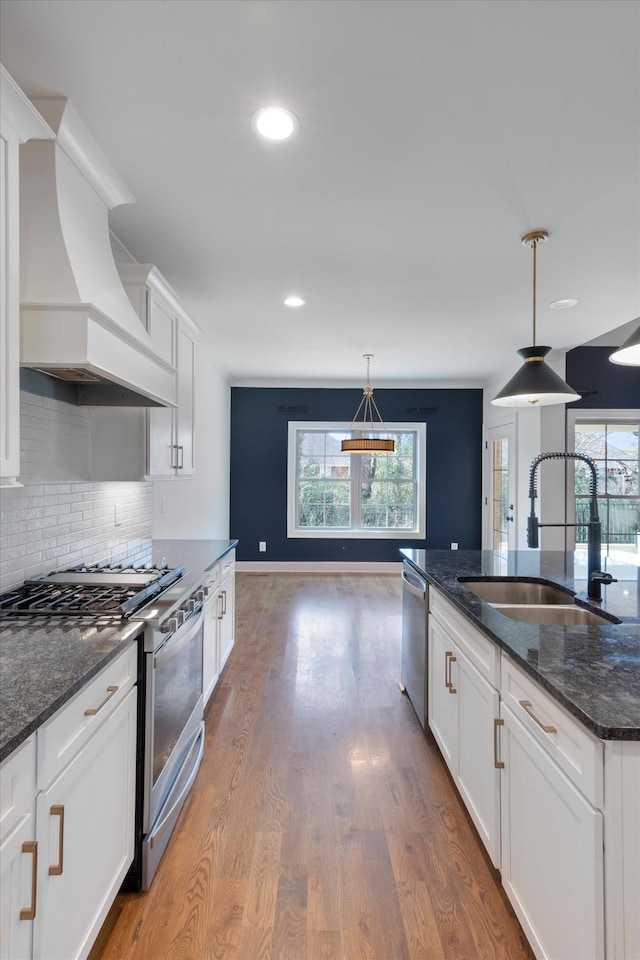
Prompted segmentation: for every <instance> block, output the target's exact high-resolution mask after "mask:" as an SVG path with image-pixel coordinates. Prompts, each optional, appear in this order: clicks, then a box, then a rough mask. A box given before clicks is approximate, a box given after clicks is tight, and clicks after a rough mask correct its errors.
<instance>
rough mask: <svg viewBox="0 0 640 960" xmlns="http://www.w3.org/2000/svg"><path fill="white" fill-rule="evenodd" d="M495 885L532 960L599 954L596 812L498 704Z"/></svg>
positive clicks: (583, 959)
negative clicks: (498, 869) (498, 860)
mask: <svg viewBox="0 0 640 960" xmlns="http://www.w3.org/2000/svg"><path fill="white" fill-rule="evenodd" d="M502 718H503V719H504V726H503V728H502V731H503V736H502V759H503V761H504V765H505V766H504V769H503V770H502V781H501V782H502V788H501V790H502V796H501V806H502V883H503V886H504V888H505V890H506V892H507V896H508V897H509V900H510V901H511V904H512V906H513V909H514V910H515V912H516V915H517V917H518V919H519V920H520V923H521V924H522V927H523V929H524V931H525V933H526V935H527V937H528V939H529V942H530V943H531V945H532V947H533V950H534V952H535V954H536V956H537V957H539V958H549V960H558V958H571V960H599V958H601V957H603V956H604V930H603V899H604V893H603V868H602V814H601V813H600V811H598V810H596V809H595V808H594V807H592V806H591V804H590V803H588V801H587V800H586V799H585V798H584V797H583V795H582V794H581V793H580V792H579V791H578V790H577V789H576V788H575V787H574V786H573V784H572V783H571V782H570V781H569V780H568V779H567V777H566V776H565V775H564V773H563V772H562V771H561V770H560V768H559V767H558V766H557V765H556V764H555V763H554V762H553V760H552V759H551V757H550V756H549V754H548V753H546V752H545V750H543V748H542V747H541V746H540V745H539V744H538V743H537V741H536V740H535V739H534V738H533V737H532V736H531V734H530V733H529V732H528V731H527V730H526V729H525V727H524V726H523V724H522V723H521V722H520V721H519V720H518V719H517V717H516V716H515V715H514V714H513V713H512V712H511V710H509V708H508V707H507V706H506V705H505V704H504V703H503V704H502Z"/></svg>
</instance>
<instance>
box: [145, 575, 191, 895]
mask: <svg viewBox="0 0 640 960" xmlns="http://www.w3.org/2000/svg"><path fill="white" fill-rule="evenodd" d="M198 592H200V593H202V598H201V599H196V598H193V601H194V602H193V603H192V609H191V610H190V611H179V613H188V616H185V617H184V621H183V622H182V623H180V624H179V623H178V619H182V617H181V616H180V617H178V616H175V617H168V618H166V619H165V620H164V621H163V622H162V623H161V624H160V626H159V628H154V627H147V628H146V631H145V640H144V646H145V654H144V677H145V748H144V757H145V759H144V785H143V791H144V794H143V816H142V832H143V838H142V865H141V866H142V875H141V889H142V890H148V889H149V886H150V884H151V880H152V879H153V875H154V874H155V872H156V870H157V868H158V864H159V862H160V859H161V857H162V854H163V853H164V851H165V848H166V846H167V843H168V842H169V838H170V836H171V833H172V831H173V828H174V826H175V823H176V820H177V819H178V815H179V813H180V809H181V807H182V805H183V803H184V800H185V798H186V796H187V793H188V792H189V790H190V788H191V785H192V783H193V781H194V780H195V777H196V774H197V772H198V768H199V766H200V761H201V760H202V754H203V751H204V722H203V719H202V714H203V696H202V641H203V631H204V606H203V602H202V601H203V598H204V591H203V589H201V590H200V591H198Z"/></svg>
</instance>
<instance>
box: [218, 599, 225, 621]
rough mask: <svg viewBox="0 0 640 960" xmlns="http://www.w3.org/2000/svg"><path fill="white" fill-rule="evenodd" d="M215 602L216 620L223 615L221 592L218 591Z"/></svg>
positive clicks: (220, 618)
mask: <svg viewBox="0 0 640 960" xmlns="http://www.w3.org/2000/svg"><path fill="white" fill-rule="evenodd" d="M216 603H217V604H218V620H222V618H223V617H224V609H223V606H222V594H221V593H219V594H218V596H217V597H216Z"/></svg>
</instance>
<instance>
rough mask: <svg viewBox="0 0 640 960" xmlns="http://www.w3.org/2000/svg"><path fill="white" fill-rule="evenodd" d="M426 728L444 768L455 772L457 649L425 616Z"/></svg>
mask: <svg viewBox="0 0 640 960" xmlns="http://www.w3.org/2000/svg"><path fill="white" fill-rule="evenodd" d="M428 622H429V626H428V648H429V727H430V728H431V732H432V733H433V735H434V737H435V738H436V741H437V743H438V746H439V747H440V750H441V751H442V755H443V757H444V759H445V761H446V764H447V766H448V767H449V769H450V770H451V772H452V773H453V775H454V776H455V774H456V770H457V768H458V702H457V699H456V695H457V686H456V684H457V670H456V667H457V665H458V664H457V648H456V646H455V644H454V643H453V641H452V640H451V637H450V636H449V635H448V633H447V632H446V630H445V629H444V628H443V626H442V625H441V624H440V622H439V621H438V620H437V619H436V618H435V617H434V616H433V615H430V616H429V621H428Z"/></svg>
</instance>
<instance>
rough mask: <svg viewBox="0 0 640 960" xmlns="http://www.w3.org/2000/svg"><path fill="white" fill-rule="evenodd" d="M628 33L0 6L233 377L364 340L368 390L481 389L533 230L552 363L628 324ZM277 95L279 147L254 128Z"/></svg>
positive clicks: (348, 378) (510, 21)
mask: <svg viewBox="0 0 640 960" xmlns="http://www.w3.org/2000/svg"><path fill="white" fill-rule="evenodd" d="M639 26H640V4H639V3H638V2H637V0H546V2H544V3H540V2H538V0H512V2H509V3H507V2H504V0H456V2H451V0H295V2H293V0H43V2H40V0H2V5H1V13H0V32H1V49H0V57H1V60H2V62H3V64H4V66H5V67H6V68H7V69H8V70H9V72H10V73H11V74H12V75H13V77H14V78H15V80H16V81H17V82H18V83H19V84H20V86H21V87H22V88H23V89H24V90H25V92H26V93H27V94H29V95H32V96H33V95H40V96H42V95H49V96H53V95H62V96H66V97H68V98H69V99H70V100H71V101H72V102H73V103H74V105H75V107H76V109H77V110H78V112H79V113H80V115H81V117H82V118H83V119H84V121H85V123H86V125H87V126H88V127H89V129H90V130H91V131H92V133H93V135H94V137H95V139H96V140H97V141H98V143H99V144H100V145H101V147H102V148H103V150H104V152H105V153H106V155H107V156H108V157H109V159H110V160H111V162H112V163H113V165H114V167H115V169H116V170H117V171H118V173H119V174H120V175H121V177H122V178H123V180H124V181H125V183H126V184H127V186H128V187H129V188H130V190H131V191H132V193H133V195H134V196H135V198H136V203H135V204H133V205H126V206H121V207H118V208H116V209H115V210H113V211H112V214H111V218H110V222H111V226H112V229H113V232H114V233H115V235H116V236H117V237H118V238H119V240H120V241H121V242H122V243H123V244H124V246H125V247H126V248H127V249H128V250H129V251H130V253H131V255H132V256H133V257H134V258H135V259H136V260H138V261H141V262H150V263H155V264H156V265H157V266H158V267H159V269H160V270H161V272H162V273H163V274H164V275H165V276H166V278H167V279H168V280H169V282H170V283H171V285H172V286H173V287H174V289H175V290H176V291H177V292H178V295H179V296H180V298H181V299H182V301H183V302H184V304H185V307H186V308H187V310H188V311H189V312H190V313H191V314H192V316H193V317H194V319H195V321H196V322H197V324H198V325H199V326H200V327H201V329H202V330H203V332H204V334H205V336H206V337H207V339H208V340H209V342H210V343H211V346H212V350H213V354H214V357H215V360H216V363H217V364H218V366H219V369H220V371H221V373H222V374H223V375H224V376H225V377H226V378H227V379H229V381H230V382H232V383H248V382H256V383H257V382H303V381H305V382H306V381H309V380H313V381H316V382H324V381H330V382H334V383H351V382H359V381H361V380H362V379H363V376H364V372H365V364H364V361H363V359H362V354H363V353H373V354H374V355H375V359H374V360H373V361H372V366H371V378H372V382H373V384H374V386H375V385H376V384H380V385H385V384H386V385H390V384H392V383H397V382H399V381H402V382H410V383H412V384H416V385H417V384H421V383H429V384H431V385H434V382H436V381H437V382H438V383H440V384H442V385H445V384H446V385H450V384H453V383H455V384H462V383H468V384H469V385H480V384H482V383H483V382H486V381H488V380H489V379H491V378H492V377H496V376H500V375H502V373H503V372H504V374H505V379H506V375H510V374H511V373H512V372H515V370H516V369H517V368H518V366H519V363H520V361H519V360H518V358H517V356H516V355H515V351H516V349H517V348H518V347H521V346H525V345H528V344H529V343H531V313H532V296H531V275H532V254H531V251H530V250H529V249H528V248H524V247H522V246H521V244H520V237H521V236H522V234H524V233H525V232H527V231H528V230H531V229H533V228H538V227H539V228H545V229H547V230H548V231H549V234H550V240H549V242H548V243H546V244H544V245H541V246H540V247H539V249H538V336H537V340H538V342H539V343H548V344H550V345H552V346H553V347H554V348H555V350H556V351H558V352H556V353H554V354H552V356H556V357H558V356H561V351H564V350H566V349H568V348H571V347H574V346H576V345H579V344H583V343H586V342H589V341H591V340H594V339H596V338H600V340H599V342H602V341H603V339H604V342H608V343H610V344H611V345H615V344H617V343H620V342H622V339H624V336H623V334H627V333H629V332H630V330H631V328H632V327H633V323H632V321H633V319H634V318H635V317H638V315H639V314H640V267H639V264H640V173H639V171H640V82H639V76H640V30H639ZM273 102H277V103H280V104H283V105H285V106H287V107H289V108H290V109H291V110H293V112H294V113H295V114H296V115H297V117H298V118H299V121H300V131H299V134H298V136H297V137H296V138H295V139H294V140H292V141H290V142H288V143H279V144H274V143H267V142H264V141H260V140H258V139H257V137H256V136H255V135H254V133H253V132H252V129H251V126H250V118H251V115H252V114H253V112H254V111H255V110H256V109H257V108H258V107H260V106H262V105H264V104H266V103H273ZM290 293H296V294H299V295H300V296H302V297H304V298H305V299H306V301H307V304H306V306H305V307H302V308H299V309H293V308H289V307H286V306H284V305H283V302H282V301H283V299H284V297H285V296H286V295H287V294H290ZM569 297H572V298H575V299H577V300H578V305H577V306H576V307H574V308H573V309H570V310H554V309H551V308H550V307H549V304H550V302H551V301H553V300H556V299H560V298H569ZM609 331H613V332H612V333H608V332H609ZM604 334H607V336H604V338H603V335H604Z"/></svg>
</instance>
